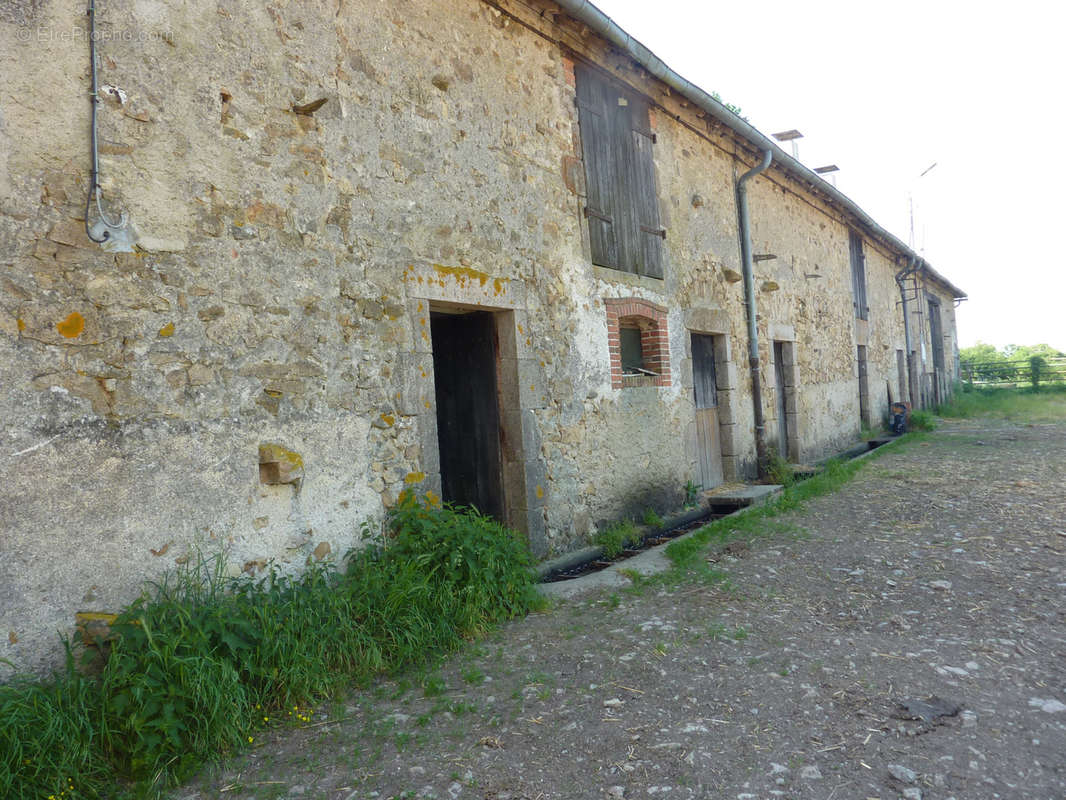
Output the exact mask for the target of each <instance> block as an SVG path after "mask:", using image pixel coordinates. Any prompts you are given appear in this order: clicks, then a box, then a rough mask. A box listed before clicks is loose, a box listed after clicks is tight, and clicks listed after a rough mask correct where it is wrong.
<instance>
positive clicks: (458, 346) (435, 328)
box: [430, 311, 504, 520]
mask: <svg viewBox="0 0 1066 800" xmlns="http://www.w3.org/2000/svg"><path fill="white" fill-rule="evenodd" d="M430 331H431V334H432V337H433V372H434V388H435V391H436V401H437V442H438V445H439V447H440V473H441V494H442V495H443V498H444V500H445V502H448V503H454V504H456V505H460V506H473V507H475V508H477V509H478V511H481V512H483V513H485V514H490V515H492V516H494V517H496V518H497V519H499V520H503V519H504V503H503V489H502V485H501V469H500V410H499V401H498V399H497V374H496V361H497V355H496V348H497V345H496V327H495V323H494V320H493V315H492V314H491V313H487V312H484V311H474V312H459V313H445V312H438V311H435V312H433V313H432V314H431V315H430Z"/></svg>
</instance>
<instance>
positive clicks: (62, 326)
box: [56, 311, 85, 339]
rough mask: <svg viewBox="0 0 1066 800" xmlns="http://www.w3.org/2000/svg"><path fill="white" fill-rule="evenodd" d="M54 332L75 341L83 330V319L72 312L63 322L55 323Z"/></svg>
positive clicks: (75, 312)
mask: <svg viewBox="0 0 1066 800" xmlns="http://www.w3.org/2000/svg"><path fill="white" fill-rule="evenodd" d="M56 330H58V331H59V335H60V336H63V337H64V338H66V339H76V338H78V337H79V336H81V332H82V331H83V330H85V317H83V316H82V315H81V314H79V313H78V312H77V311H72V312H70V315H69V316H68V317H67V318H66V319H65V320H63V321H62V322H57V323H56Z"/></svg>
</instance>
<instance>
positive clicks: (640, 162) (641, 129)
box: [629, 100, 666, 278]
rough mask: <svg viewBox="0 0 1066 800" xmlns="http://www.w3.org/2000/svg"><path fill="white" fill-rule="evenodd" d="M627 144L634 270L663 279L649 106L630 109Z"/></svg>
mask: <svg viewBox="0 0 1066 800" xmlns="http://www.w3.org/2000/svg"><path fill="white" fill-rule="evenodd" d="M629 109H630V110H629V122H630V133H629V142H630V146H631V147H632V148H633V158H632V161H631V164H632V170H633V177H632V179H631V180H632V183H631V187H630V195H629V196H630V198H631V201H632V210H633V215H634V220H633V234H634V236H635V237H636V241H635V242H634V247H633V255H634V257H635V260H634V264H633V266H634V271H635V272H638V273H639V274H641V275H647V276H649V277H652V278H661V277H662V276H663V238H664V237H665V235H666V232H665V231H664V230H663V228H662V227H661V225H660V223H659V195H658V193H657V191H656V188H655V154H654V152H653V148H652V145H654V144H655V134H653V133H652V132H651V127H650V125H649V120H648V104H647V103H646V102H645V101H644V100H637V101H634V102H631V103H630V106H629Z"/></svg>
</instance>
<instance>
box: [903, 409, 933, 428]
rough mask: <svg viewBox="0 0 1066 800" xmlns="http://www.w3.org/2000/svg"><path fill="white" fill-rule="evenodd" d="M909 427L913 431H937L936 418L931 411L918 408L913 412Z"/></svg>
mask: <svg viewBox="0 0 1066 800" xmlns="http://www.w3.org/2000/svg"><path fill="white" fill-rule="evenodd" d="M907 427H908V428H910V430H912V431H935V430H936V418H935V417H934V416H933V414H932V413H931V412H929V411H925V410H923V409H918V410H916V411H912V412H911V416H910V420H909V421H908V423H907Z"/></svg>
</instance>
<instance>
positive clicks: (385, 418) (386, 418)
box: [381, 414, 396, 428]
mask: <svg viewBox="0 0 1066 800" xmlns="http://www.w3.org/2000/svg"><path fill="white" fill-rule="evenodd" d="M381 421H382V422H384V423H385V424H386V425H388V426H389V427H390V428H391V427H392V426H393V425H395V424H396V417H394V416H393V415H392V414H382V415H381Z"/></svg>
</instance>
